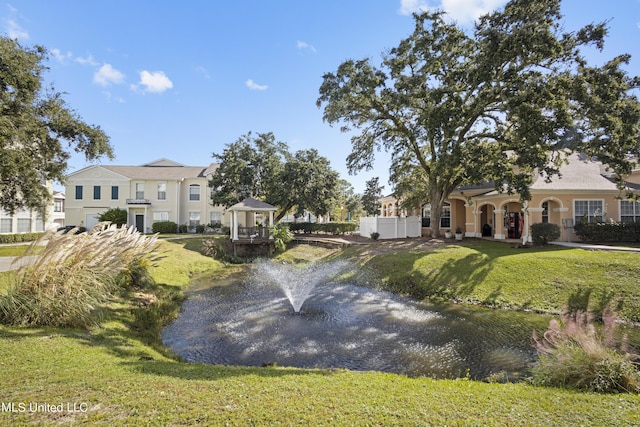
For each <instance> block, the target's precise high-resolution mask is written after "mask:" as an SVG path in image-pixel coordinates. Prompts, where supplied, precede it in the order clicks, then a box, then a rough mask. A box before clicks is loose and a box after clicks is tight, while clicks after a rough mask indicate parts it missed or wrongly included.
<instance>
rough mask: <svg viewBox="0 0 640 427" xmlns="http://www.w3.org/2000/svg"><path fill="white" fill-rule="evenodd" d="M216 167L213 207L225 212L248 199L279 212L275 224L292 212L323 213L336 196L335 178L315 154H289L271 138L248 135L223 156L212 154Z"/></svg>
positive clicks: (314, 151)
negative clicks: (259, 201) (216, 163)
mask: <svg viewBox="0 0 640 427" xmlns="http://www.w3.org/2000/svg"><path fill="white" fill-rule="evenodd" d="M213 158H214V159H216V160H217V161H218V162H219V163H220V166H219V167H218V169H216V171H215V172H214V174H213V175H212V177H211V181H210V183H209V185H210V186H211V188H212V197H211V200H212V202H213V204H218V205H222V206H224V207H226V208H228V207H230V206H232V205H234V204H236V203H238V202H240V201H242V200H243V199H245V198H247V197H253V198H256V199H259V200H262V201H264V202H267V203H270V204H272V205H274V206H277V207H278V213H277V215H276V218H275V219H276V221H278V220H280V219H281V218H282V217H284V215H286V214H287V213H289V212H292V213H294V214H297V215H301V214H302V213H304V211H310V212H312V213H313V214H314V215H325V214H327V213H328V211H329V209H330V207H331V204H330V201H331V200H332V198H333V197H334V196H335V192H336V188H337V183H338V173H337V172H336V171H334V170H333V169H331V165H330V163H329V160H327V159H326V158H325V157H323V156H320V155H319V154H318V151H317V150H315V149H308V150H299V151H297V152H295V153H294V154H291V153H290V152H289V148H288V146H287V144H286V143H284V142H280V141H276V139H275V136H274V135H273V134H272V133H259V134H256V135H253V134H252V133H251V132H249V133H248V134H246V135H242V136H241V137H240V138H238V140H236V141H235V142H234V143H231V144H227V145H226V147H225V149H224V150H223V151H222V153H214V154H213Z"/></svg>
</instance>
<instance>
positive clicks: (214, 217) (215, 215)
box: [211, 212, 222, 224]
mask: <svg viewBox="0 0 640 427" xmlns="http://www.w3.org/2000/svg"><path fill="white" fill-rule="evenodd" d="M221 222H222V213H221V212H211V224H216V223H218V224H220V223H221Z"/></svg>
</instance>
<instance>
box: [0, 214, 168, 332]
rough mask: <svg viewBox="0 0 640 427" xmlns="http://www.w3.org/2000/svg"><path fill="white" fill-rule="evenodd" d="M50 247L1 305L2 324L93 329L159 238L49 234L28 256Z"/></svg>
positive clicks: (106, 232) (122, 231)
mask: <svg viewBox="0 0 640 427" xmlns="http://www.w3.org/2000/svg"><path fill="white" fill-rule="evenodd" d="M44 241H46V242H47V243H46V246H45V248H44V250H43V251H42V252H41V253H40V254H39V256H38V258H37V259H36V261H35V262H34V263H33V264H32V265H30V266H29V267H23V268H22V269H20V270H19V271H18V274H17V276H16V280H15V284H14V285H13V286H12V287H11V288H10V289H9V292H8V293H7V295H6V296H5V297H3V298H2V299H0V320H1V321H2V322H3V323H8V324H13V325H47V326H63V327H89V326H91V325H94V324H96V323H98V322H99V320H100V319H99V311H100V310H99V309H100V308H101V307H102V306H104V304H105V303H106V302H108V301H109V299H110V298H111V297H112V296H113V293H114V292H115V291H116V290H117V289H118V281H117V277H118V275H119V273H120V272H122V271H123V270H124V269H125V268H126V267H127V266H128V265H132V264H133V263H136V262H140V261H141V260H142V259H144V258H145V257H147V256H149V255H150V254H151V253H152V252H153V250H154V248H155V246H156V236H151V237H148V236H144V235H143V234H141V233H139V232H138V231H136V230H135V228H134V227H131V228H126V227H121V228H118V227H117V226H116V225H115V224H110V223H100V224H98V225H97V226H96V227H94V228H93V229H92V230H91V231H90V232H87V233H80V234H75V233H74V230H72V231H71V232H68V233H66V234H63V233H61V232H57V233H53V232H51V233H46V234H45V235H43V236H42V237H41V238H40V239H39V240H38V241H36V242H34V245H32V247H31V249H30V250H29V251H27V253H26V254H25V256H29V255H31V251H32V250H35V247H36V246H37V245H42V244H43V243H44Z"/></svg>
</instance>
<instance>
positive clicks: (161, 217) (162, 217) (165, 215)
mask: <svg viewBox="0 0 640 427" xmlns="http://www.w3.org/2000/svg"><path fill="white" fill-rule="evenodd" d="M161 221H169V212H154V213H153V222H161Z"/></svg>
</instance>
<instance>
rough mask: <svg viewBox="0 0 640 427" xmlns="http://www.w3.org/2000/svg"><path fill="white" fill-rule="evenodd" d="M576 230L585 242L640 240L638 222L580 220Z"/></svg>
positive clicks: (639, 225) (639, 224)
mask: <svg viewBox="0 0 640 427" xmlns="http://www.w3.org/2000/svg"><path fill="white" fill-rule="evenodd" d="M574 231H575V233H576V235H577V236H578V237H580V238H581V239H582V240H583V241H585V242H640V223H637V222H615V221H613V222H579V223H577V224H576V225H575V227H574Z"/></svg>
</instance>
